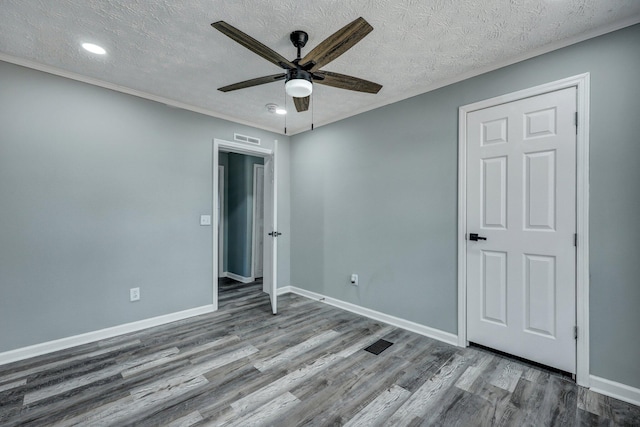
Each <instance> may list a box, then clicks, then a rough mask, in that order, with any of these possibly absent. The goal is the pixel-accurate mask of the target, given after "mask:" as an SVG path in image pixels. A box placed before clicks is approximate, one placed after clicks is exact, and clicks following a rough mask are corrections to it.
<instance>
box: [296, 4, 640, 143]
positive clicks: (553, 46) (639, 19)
mask: <svg viewBox="0 0 640 427" xmlns="http://www.w3.org/2000/svg"><path fill="white" fill-rule="evenodd" d="M639 23H640V14H638V15H634V16H632V17H630V18H627V19H625V20H623V21H619V22H617V23H615V24H613V25H608V26H605V27H601V28H598V29H597V30H594V31H589V32H586V33H583V34H581V35H579V36H575V37H569V38H566V39H564V40H558V41H556V42H554V43H550V44H548V45H545V46H542V47H539V48H537V49H534V50H531V51H529V52H526V53H524V54H522V55H518V56H515V57H513V58H510V59H507V60H504V61H501V62H498V63H495V64H491V65H489V66H486V67H481V68H478V69H475V70H473V71H470V72H468V73H465V74H462V75H460V76H457V77H454V78H451V79H446V80H440V81H438V82H435V83H433V84H430V85H426V86H423V87H420V88H417V89H416V90H412V91H410V92H405V93H404V94H402V95H399V96H396V97H393V98H389V99H388V100H386V101H385V102H379V103H375V102H373V103H371V104H368V105H367V106H366V107H364V108H360V109H356V110H353V111H352V113H351V114H349V115H348V116H344V117H342V118H340V119H329V120H325V121H321V122H319V123H314V128H317V127H320V126H324V125H327V124H330V123H335V122H337V121H340V120H344V119H347V118H349V117H353V116H357V115H358V114H362V113H365V112H367V111H371V110H375V109H376V108H381V107H384V106H387V105H391V104H395V103H396V102H400V101H403V100H405V99H409V98H413V97H415V96H418V95H422V94H425V93H428V92H431V91H434V90H437V89H440V88H442V87H445V86H449V85H451V84H454V83H458V82H461V81H464V80H467V79H470V78H473V77H476V76H479V75H481V74H485V73H489V72H491V71H495V70H498V69H500V68H504V67H507V66H509V65H513V64H516V63H518V62H522V61H526V60H527V59H531V58H535V57H536V56H541V55H544V54H545V53H549V52H553V51H554V50H559V49H562V48H564V47H567V46H571V45H574V44H578V43H580V42H583V41H586V40H589V39H593V38H596V37H599V36H603V35H605V34H608V33H612V32H614V31H618V30H622V29H623V28H627V27H631V26H633V25H636V24H639ZM307 130H308V129H304V130H301V131H298V130H295V131H292V132H289V133H288V135H295V134H298V133H302V132H306V131H307Z"/></svg>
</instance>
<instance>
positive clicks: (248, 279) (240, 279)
mask: <svg viewBox="0 0 640 427" xmlns="http://www.w3.org/2000/svg"><path fill="white" fill-rule="evenodd" d="M224 277H228V278H229V279H233V280H237V281H238V282H242V283H251V282H254V281H255V280H256V279H254V278H253V277H245V276H241V275H239V274H235V273H229V272H228V271H225V272H224Z"/></svg>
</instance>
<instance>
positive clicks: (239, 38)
mask: <svg viewBox="0 0 640 427" xmlns="http://www.w3.org/2000/svg"><path fill="white" fill-rule="evenodd" d="M211 26H212V27H213V28H215V29H216V30H218V31H220V32H221V33H222V34H224V35H225V36H227V37H229V38H231V39H233V40H235V41H236V42H238V43H240V44H241V45H242V46H244V47H246V48H247V49H249V50H250V51H252V52H253V53H256V54H258V55H260V56H261V57H263V58H264V59H266V60H267V61H269V62H272V63H274V64H276V65H277V66H278V67H282V68H284V69H289V70H291V69H294V68H296V66H295V64H294V63H293V62H291V61H289V60H288V59H287V58H285V57H284V56H282V55H280V54H279V53H278V52H276V51H275V50H273V49H271V48H270V47H267V46H265V45H263V44H262V43H260V42H259V41H258V40H256V39H254V38H253V37H251V36H250V35H248V34H245V33H243V32H242V31H240V30H239V29H237V28H235V27H233V26H231V25H229V24H227V23H226V22H224V21H218V22H214V23H213V24H211Z"/></svg>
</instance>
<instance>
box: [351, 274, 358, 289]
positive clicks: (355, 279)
mask: <svg viewBox="0 0 640 427" xmlns="http://www.w3.org/2000/svg"><path fill="white" fill-rule="evenodd" d="M351 284H352V285H353V286H358V275H357V274H352V275H351Z"/></svg>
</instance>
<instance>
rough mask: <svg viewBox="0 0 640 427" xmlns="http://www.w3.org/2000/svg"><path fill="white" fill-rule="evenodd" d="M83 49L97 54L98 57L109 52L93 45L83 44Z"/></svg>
mask: <svg viewBox="0 0 640 427" xmlns="http://www.w3.org/2000/svg"><path fill="white" fill-rule="evenodd" d="M82 47H83V48H85V50H88V51H89V52H91V53H95V54H96V55H104V54H105V53H107V51H106V50H104V48H103V47H101V46H98V45H97V44H93V43H82Z"/></svg>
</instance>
